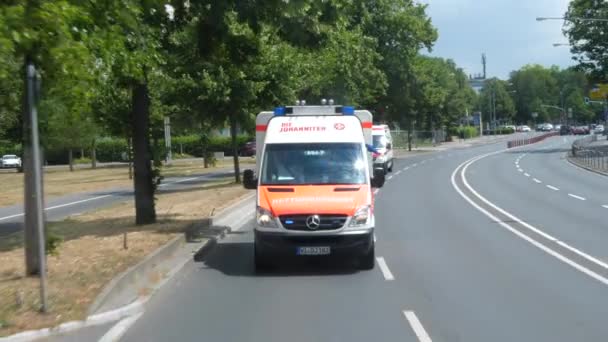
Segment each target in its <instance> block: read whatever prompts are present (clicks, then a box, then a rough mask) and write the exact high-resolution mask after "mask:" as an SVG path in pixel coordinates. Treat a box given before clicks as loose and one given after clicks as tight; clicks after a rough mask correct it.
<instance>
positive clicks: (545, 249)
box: [451, 150, 608, 285]
mask: <svg viewBox="0 0 608 342" xmlns="http://www.w3.org/2000/svg"><path fill="white" fill-rule="evenodd" d="M504 151H505V150H501V151H497V152H493V153H488V154H485V155H482V156H477V157H474V158H471V159H469V160H467V161H465V162H463V163H462V164H460V165H459V166H458V167H457V168H456V169H455V170H454V172H452V177H451V181H452V187H453V188H454V189H455V190H456V192H458V194H460V196H461V197H462V198H464V199H465V200H466V201H467V202H469V204H471V205H472V206H473V207H474V208H475V209H477V210H479V211H480V212H481V213H483V214H484V215H486V216H487V217H489V218H490V219H492V220H494V221H495V222H497V223H498V224H499V225H501V226H502V227H504V228H506V229H507V230H509V231H510V232H511V233H513V234H515V235H516V236H518V237H520V238H521V239H523V240H525V241H527V242H529V243H530V244H532V245H533V246H535V247H537V248H539V249H540V250H542V251H543V252H545V253H547V254H549V255H551V256H553V257H555V258H556V259H558V260H560V261H562V262H563V263H565V264H567V265H569V266H571V267H573V268H575V269H576V270H578V271H580V272H582V273H584V274H586V275H588V276H589V277H591V278H593V279H595V280H597V281H599V282H601V283H602V284H604V285H608V279H607V278H604V277H602V276H601V275H599V274H597V273H595V272H593V271H591V270H590V269H588V268H586V267H584V266H582V265H580V264H578V263H576V262H574V261H572V260H570V259H568V258H566V257H565V256H563V255H561V254H559V253H558V252H556V251H554V250H552V249H551V248H549V247H547V246H545V245H543V244H542V243H540V242H538V241H537V240H535V239H533V238H531V237H529V236H527V235H525V234H523V233H522V232H520V231H518V230H517V229H515V228H513V227H512V226H510V225H509V224H507V223H505V222H504V221H502V220H499V219H498V218H497V217H496V216H494V215H492V214H491V213H490V212H488V211H487V210H485V209H484V208H482V207H481V206H479V205H478V204H477V203H475V202H474V201H473V200H472V199H471V198H470V197H468V196H467V195H466V194H465V193H464V192H463V191H462V190H461V189H460V188H459V187H458V185H457V184H456V180H455V178H456V173H458V171H459V169H461V168H462V171H461V175H460V176H461V179H462V181H463V183H464V185H465V186H466V187H467V189H468V190H469V191H471V193H472V194H473V195H474V196H476V197H477V198H478V199H480V200H481V201H482V202H484V203H486V204H487V205H489V206H490V207H492V208H494V209H496V210H497V211H499V212H500V213H502V214H503V215H505V216H507V217H509V218H510V219H511V220H513V221H515V222H518V223H519V224H521V225H522V226H524V227H526V228H528V229H530V230H531V231H533V232H535V233H537V234H539V235H541V236H543V237H544V238H545V239H547V240H549V241H552V242H556V243H558V244H559V245H560V246H562V247H565V248H567V249H568V250H570V251H572V252H574V253H576V254H578V255H580V256H582V257H583V258H585V259H587V260H589V261H591V262H593V263H595V264H597V265H599V266H601V267H603V268H605V269H608V264H606V263H604V262H601V261H599V260H598V259H596V258H594V257H592V256H590V255H589V254H586V253H584V252H582V251H580V250H578V249H576V248H574V247H572V246H570V245H568V244H566V243H564V242H561V241H559V240H557V239H556V238H554V237H553V236H551V235H549V234H547V233H545V232H543V231H541V230H540V229H538V228H536V227H533V226H532V225H530V224H528V223H526V222H524V221H522V220H520V219H519V218H517V217H516V216H514V215H512V214H510V213H508V212H506V211H505V210H503V209H501V208H499V207H498V206H496V205H495V204H494V203H492V202H490V201H488V200H487V199H486V198H485V197H483V196H482V195H480V194H479V193H478V192H477V191H475V189H473V188H472V187H471V185H470V184H469V183H468V181H467V179H466V176H465V174H466V170H467V168H468V167H469V166H470V165H471V164H473V163H474V162H476V161H478V160H480V159H482V158H485V157H488V156H490V155H495V154H498V153H502V152H504ZM463 166H464V167H463Z"/></svg>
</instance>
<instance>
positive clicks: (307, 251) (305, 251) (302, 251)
mask: <svg viewBox="0 0 608 342" xmlns="http://www.w3.org/2000/svg"><path fill="white" fill-rule="evenodd" d="M296 254H297V255H329V254H331V249H330V248H329V247H328V246H327V247H326V246H323V247H298V248H297V250H296Z"/></svg>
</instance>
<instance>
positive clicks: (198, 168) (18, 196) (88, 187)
mask: <svg viewBox="0 0 608 342" xmlns="http://www.w3.org/2000/svg"><path fill="white" fill-rule="evenodd" d="M240 162H241V163H243V168H247V167H250V166H251V164H252V163H255V159H254V158H251V157H241V159H240ZM232 165H233V161H232V159H231V158H226V159H224V160H221V161H218V162H217V163H216V165H215V167H209V168H204V166H203V161H202V159H197V160H176V161H175V162H174V163H173V165H171V166H165V167H163V168H162V175H163V176H164V177H179V176H189V175H193V174H205V173H209V172H217V171H218V169H220V168H229V167H232ZM0 183H1V184H2V191H1V192H0V207H4V206H9V205H14V204H20V203H22V202H23V174H22V173H17V172H9V173H0ZM132 187H133V180H132V179H129V171H128V168H127V167H126V166H121V167H112V168H98V169H90V168H87V169H76V170H74V171H73V172H70V171H69V170H67V168H65V169H63V168H62V169H60V170H57V169H46V170H45V172H44V193H45V196H46V198H47V199H48V198H52V197H57V196H63V195H67V194H71V193H77V192H89V191H99V190H108V189H112V188H132Z"/></svg>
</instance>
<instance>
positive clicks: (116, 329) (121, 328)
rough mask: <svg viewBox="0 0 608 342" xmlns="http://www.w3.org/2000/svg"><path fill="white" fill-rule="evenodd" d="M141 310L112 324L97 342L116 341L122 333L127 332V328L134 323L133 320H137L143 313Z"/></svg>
mask: <svg viewBox="0 0 608 342" xmlns="http://www.w3.org/2000/svg"><path fill="white" fill-rule="evenodd" d="M143 314H144V313H143V312H140V313H136V314H135V315H133V316H129V317H127V318H125V319H123V320H122V321H120V322H118V323H116V325H114V326H113V327H112V329H110V330H108V332H107V333H105V334H104V335H103V336H102V337H101V338H100V339H99V341H98V342H116V341H119V340H120V339H121V338H122V337H123V336H124V334H125V333H126V332H127V330H129V328H130V327H131V326H132V325H133V324H135V322H137V320H138V319H139V318H140V317H141V316H142V315H143Z"/></svg>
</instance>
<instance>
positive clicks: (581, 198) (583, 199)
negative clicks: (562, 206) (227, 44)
mask: <svg viewBox="0 0 608 342" xmlns="http://www.w3.org/2000/svg"><path fill="white" fill-rule="evenodd" d="M568 196H570V197H572V198H576V199H577V200H581V201H586V200H587V199H586V198H585V197H581V196H577V195H573V194H568Z"/></svg>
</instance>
